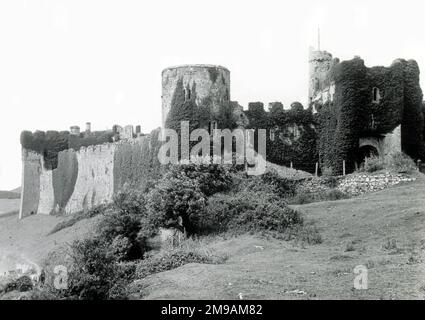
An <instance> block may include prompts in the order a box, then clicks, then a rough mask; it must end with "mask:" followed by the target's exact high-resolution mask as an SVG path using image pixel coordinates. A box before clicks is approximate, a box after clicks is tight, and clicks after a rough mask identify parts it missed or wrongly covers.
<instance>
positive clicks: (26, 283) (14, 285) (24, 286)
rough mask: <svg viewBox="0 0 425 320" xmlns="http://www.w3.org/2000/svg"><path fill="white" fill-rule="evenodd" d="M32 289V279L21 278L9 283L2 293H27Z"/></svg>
mask: <svg viewBox="0 0 425 320" xmlns="http://www.w3.org/2000/svg"><path fill="white" fill-rule="evenodd" d="M32 288H33V283H32V280H31V279H30V277H28V276H21V277H19V278H17V279H15V280H12V281H11V282H9V283H7V284H6V285H5V287H4V288H3V290H2V291H3V292H4V293H7V292H11V291H19V292H27V291H30V290H32Z"/></svg>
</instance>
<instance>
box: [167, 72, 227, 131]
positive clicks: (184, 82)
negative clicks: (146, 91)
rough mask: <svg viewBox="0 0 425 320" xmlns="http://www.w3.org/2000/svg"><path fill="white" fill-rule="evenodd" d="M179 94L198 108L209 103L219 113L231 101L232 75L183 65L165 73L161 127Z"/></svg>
mask: <svg viewBox="0 0 425 320" xmlns="http://www.w3.org/2000/svg"><path fill="white" fill-rule="evenodd" d="M176 90H180V91H183V94H181V96H182V97H183V98H184V100H189V99H193V100H194V101H195V102H196V104H197V105H199V104H201V103H203V102H204V101H208V106H209V107H210V108H211V111H212V112H215V113H216V112H218V110H219V106H220V105H222V103H223V102H224V101H230V71H229V70H227V69H226V68H224V67H221V66H213V65H184V66H178V67H171V68H167V69H165V70H164V71H162V127H165V123H166V121H167V116H168V113H169V112H170V110H171V107H172V106H171V105H172V101H173V96H175V93H176ZM177 93H178V94H179V92H177Z"/></svg>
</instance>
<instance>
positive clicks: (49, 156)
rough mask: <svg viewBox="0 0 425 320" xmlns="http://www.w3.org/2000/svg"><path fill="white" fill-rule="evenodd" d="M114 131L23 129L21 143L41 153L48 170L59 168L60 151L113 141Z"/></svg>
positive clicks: (76, 149) (28, 148) (26, 147)
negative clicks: (31, 130) (85, 131)
mask: <svg viewBox="0 0 425 320" xmlns="http://www.w3.org/2000/svg"><path fill="white" fill-rule="evenodd" d="M113 136H114V133H113V132H109V131H97V132H92V133H90V134H88V135H86V134H80V135H72V134H70V133H69V132H68V131H61V132H58V131H46V132H44V131H35V132H34V133H32V132H30V131H23V132H22V133H21V145H22V147H23V148H25V149H27V150H31V151H34V152H36V153H38V154H41V155H42V156H43V158H44V166H45V168H46V169H48V170H52V169H55V168H57V166H58V154H59V152H61V151H63V150H67V149H74V150H75V151H78V150H80V149H81V148H82V147H88V146H92V145H98V144H103V143H106V142H112V139H113Z"/></svg>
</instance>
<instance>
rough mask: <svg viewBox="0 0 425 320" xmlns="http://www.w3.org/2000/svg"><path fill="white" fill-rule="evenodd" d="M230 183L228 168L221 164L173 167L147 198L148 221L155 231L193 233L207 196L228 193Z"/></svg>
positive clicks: (231, 180)
mask: <svg viewBox="0 0 425 320" xmlns="http://www.w3.org/2000/svg"><path fill="white" fill-rule="evenodd" d="M232 183H233V179H232V177H231V175H230V173H229V171H228V169H226V168H225V167H223V166H220V165H215V164H208V165H205V164H188V165H177V166H173V167H171V168H170V171H169V172H167V173H166V174H165V175H164V177H163V178H162V179H161V180H160V181H159V182H158V184H157V185H156V187H155V188H154V189H153V190H151V191H150V192H149V194H148V196H147V210H148V220H149V221H150V222H151V223H152V225H153V226H154V227H155V228H159V227H165V228H170V227H172V228H177V229H180V230H181V231H183V229H184V230H185V231H187V233H188V234H189V235H192V234H196V233H197V232H198V230H197V225H198V221H199V219H200V216H202V213H203V211H204V209H205V207H206V203H207V197H208V196H211V195H213V194H215V193H217V192H220V191H225V190H228V189H229V188H230V186H231V185H232Z"/></svg>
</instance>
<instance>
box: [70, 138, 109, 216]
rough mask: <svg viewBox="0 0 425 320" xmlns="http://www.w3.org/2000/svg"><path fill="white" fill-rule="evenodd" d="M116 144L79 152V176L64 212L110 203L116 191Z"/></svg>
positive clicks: (88, 148) (89, 148)
mask: <svg viewBox="0 0 425 320" xmlns="http://www.w3.org/2000/svg"><path fill="white" fill-rule="evenodd" d="M115 148H116V144H112V143H108V144H103V145H97V146H90V147H87V148H83V149H81V150H80V151H78V152H77V161H78V176H77V181H76V183H75V187H74V192H73V194H72V196H71V198H70V199H69V201H68V203H67V205H66V207H65V208H64V212H65V213H66V214H71V213H73V212H78V211H82V210H87V209H90V208H93V207H95V206H97V205H100V204H103V203H108V202H110V201H111V200H112V196H113V193H114V153H115Z"/></svg>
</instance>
